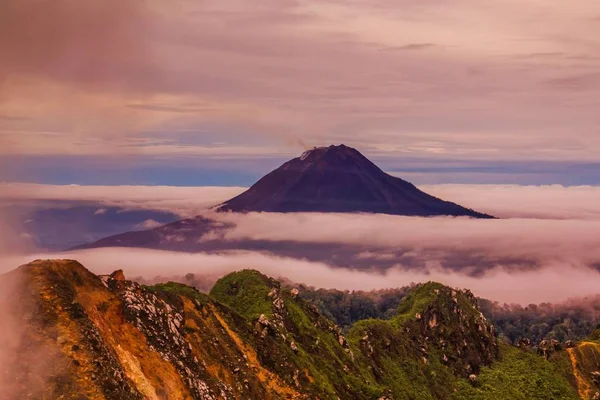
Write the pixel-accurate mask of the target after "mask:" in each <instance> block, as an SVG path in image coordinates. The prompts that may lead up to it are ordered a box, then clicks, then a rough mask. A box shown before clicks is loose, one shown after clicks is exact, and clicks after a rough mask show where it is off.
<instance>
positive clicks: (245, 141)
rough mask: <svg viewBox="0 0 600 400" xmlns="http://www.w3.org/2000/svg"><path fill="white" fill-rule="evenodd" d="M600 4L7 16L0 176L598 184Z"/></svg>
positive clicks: (319, 6) (99, 7)
mask: <svg viewBox="0 0 600 400" xmlns="http://www.w3.org/2000/svg"><path fill="white" fill-rule="evenodd" d="M598 32H600V2H598V1H597V0H578V1H575V2H565V1H564V0H543V1H542V0H488V1H485V2H482V1H475V0H456V1H444V0H423V1H405V0H399V1H391V0H371V1H359V0H347V1H339V0H320V1H312V0H306V1H296V0H260V1H254V2H248V1H239V0H231V1H226V2H223V1H215V0H204V1H201V2H198V1H188V0H174V1H171V2H163V1H158V0H146V1H140V0H89V1H86V2H81V1H74V0H54V1H48V0H28V1H24V0H3V1H2V4H1V5H0V54H2V63H0V160H2V161H0V163H1V165H0V168H1V169H0V180H4V181H13V182H14V181H27V182H39V183H58V184H65V183H80V184H171V185H241V186H246V185H248V184H250V183H252V181H253V180H255V179H256V178H257V177H259V176H261V175H262V174H263V173H264V172H266V171H268V170H269V169H272V168H274V167H277V166H278V165H279V164H280V163H281V162H282V161H284V160H285V159H287V158H290V157H292V156H295V155H297V154H299V153H300V152H302V150H303V148H304V147H307V146H308V147H310V146H315V145H316V146H319V145H329V144H332V143H335V144H338V143H345V144H347V145H351V146H355V147H357V148H358V149H359V150H361V151H362V152H364V153H365V154H366V155H367V156H369V157H371V158H373V159H374V160H375V161H376V162H377V163H378V164H379V165H381V166H382V167H383V168H384V169H385V170H387V171H390V172H393V173H395V174H399V175H402V176H405V177H407V178H409V179H411V180H413V181H415V182H416V183H420V184H427V183H429V184H435V183H521V184H523V183H526V184H551V183H559V184H564V185H579V184H600V173H599V172H600V156H599V154H600V113H599V112H598V109H599V108H600V96H599V95H598V93H599V90H600V73H599V72H598V71H600V35H598Z"/></svg>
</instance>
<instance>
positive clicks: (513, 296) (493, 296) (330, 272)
mask: <svg viewBox="0 0 600 400" xmlns="http://www.w3.org/2000/svg"><path fill="white" fill-rule="evenodd" d="M34 258H42V259H43V258H75V259H77V260H79V261H80V262H81V263H83V265H85V266H86V267H87V268H89V269H90V270H92V271H93V272H95V273H99V274H107V273H110V272H112V271H114V270H116V269H123V270H124V271H125V274H126V276H127V277H128V278H133V277H136V276H143V277H146V278H153V277H155V276H162V277H165V278H166V279H171V278H172V277H181V276H183V275H185V274H187V273H194V274H197V275H207V276H209V277H212V278H213V279H215V280H216V279H217V278H218V277H220V276H222V275H224V274H226V273H228V272H231V271H236V270H241V269H246V268H251V269H257V270H259V271H261V272H263V273H264V274H266V275H269V276H272V277H275V278H279V277H285V278H287V279H290V280H291V281H293V282H296V283H303V284H306V285H310V286H315V287H317V288H335V289H341V290H343V289H348V290H371V289H383V288H395V287H401V286H405V285H409V284H410V283H413V282H427V281H437V282H441V283H444V284H447V285H449V286H452V287H459V288H469V289H471V290H472V291H473V293H475V294H476V295H477V296H480V297H485V298H488V299H490V300H496V301H500V302H506V303H520V304H529V303H540V302H555V303H556V302H561V301H564V300H567V299H569V298H574V297H582V296H589V295H594V294H597V293H598V288H599V287H600V274H598V273H597V272H596V271H594V270H591V269H589V268H585V267H580V266H573V265H567V264H560V263H556V264H548V265H546V266H545V267H543V268H540V269H538V270H529V271H520V272H509V271H507V270H505V269H502V268H500V267H496V268H492V269H490V270H489V271H488V272H487V273H486V274H485V275H484V276H480V277H472V276H467V275H465V274H462V273H459V272H453V271H448V270H441V269H439V268H436V267H435V266H432V267H430V268H428V269H427V270H423V271H414V270H408V271H407V270H402V269H400V268H392V269H389V270H386V271H385V272H381V271H379V272H378V271H359V270H349V269H343V268H334V267H331V266H328V265H326V264H324V263H318V262H308V261H305V260H299V259H291V258H283V257H276V256H272V255H268V254H261V253H258V252H231V253H225V254H202V253H198V254H190V253H179V252H167V251H157V250H145V249H123V248H110V249H96V250H85V251H78V252H71V253H60V254H36V255H31V256H25V257H23V256H19V257H11V258H10V259H5V260H3V262H2V264H1V265H0V268H3V269H10V268H12V267H13V266H14V265H19V264H21V263H23V262H26V261H31V260H32V259H34Z"/></svg>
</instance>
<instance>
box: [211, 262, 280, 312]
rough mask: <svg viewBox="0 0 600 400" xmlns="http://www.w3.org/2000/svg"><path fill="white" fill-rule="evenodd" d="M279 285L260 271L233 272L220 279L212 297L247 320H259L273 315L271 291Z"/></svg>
mask: <svg viewBox="0 0 600 400" xmlns="http://www.w3.org/2000/svg"><path fill="white" fill-rule="evenodd" d="M276 286H279V283H278V282H277V281H275V280H273V279H270V278H268V277H266V276H265V275H263V274H261V273H260V272H258V271H254V270H243V271H239V272H232V273H230V274H228V275H225V276H224V277H223V278H221V279H219V280H218V281H217V283H215V285H214V286H213V288H212V290H211V291H210V295H211V296H212V297H214V298H215V299H216V300H218V301H220V302H221V303H223V304H226V305H228V306H230V307H231V308H233V309H234V310H236V311H237V312H238V313H240V314H241V315H242V316H244V317H245V318H247V319H248V320H249V321H254V320H256V319H258V317H259V316H260V315H261V314H265V315H266V316H267V317H269V316H270V315H271V300H270V298H269V291H270V290H271V289H272V288H273V287H276Z"/></svg>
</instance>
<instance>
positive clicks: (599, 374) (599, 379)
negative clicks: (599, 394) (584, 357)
mask: <svg viewBox="0 0 600 400" xmlns="http://www.w3.org/2000/svg"><path fill="white" fill-rule="evenodd" d="M590 376H591V377H592V380H593V381H594V383H596V384H599V383H600V371H592V372H591V373H590Z"/></svg>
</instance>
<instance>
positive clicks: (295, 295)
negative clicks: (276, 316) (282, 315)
mask: <svg viewBox="0 0 600 400" xmlns="http://www.w3.org/2000/svg"><path fill="white" fill-rule="evenodd" d="M290 294H291V295H292V298H293V299H295V298H296V297H298V295H299V294H300V291H299V290H298V289H296V288H293V289H292V291H291V292H290Z"/></svg>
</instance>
